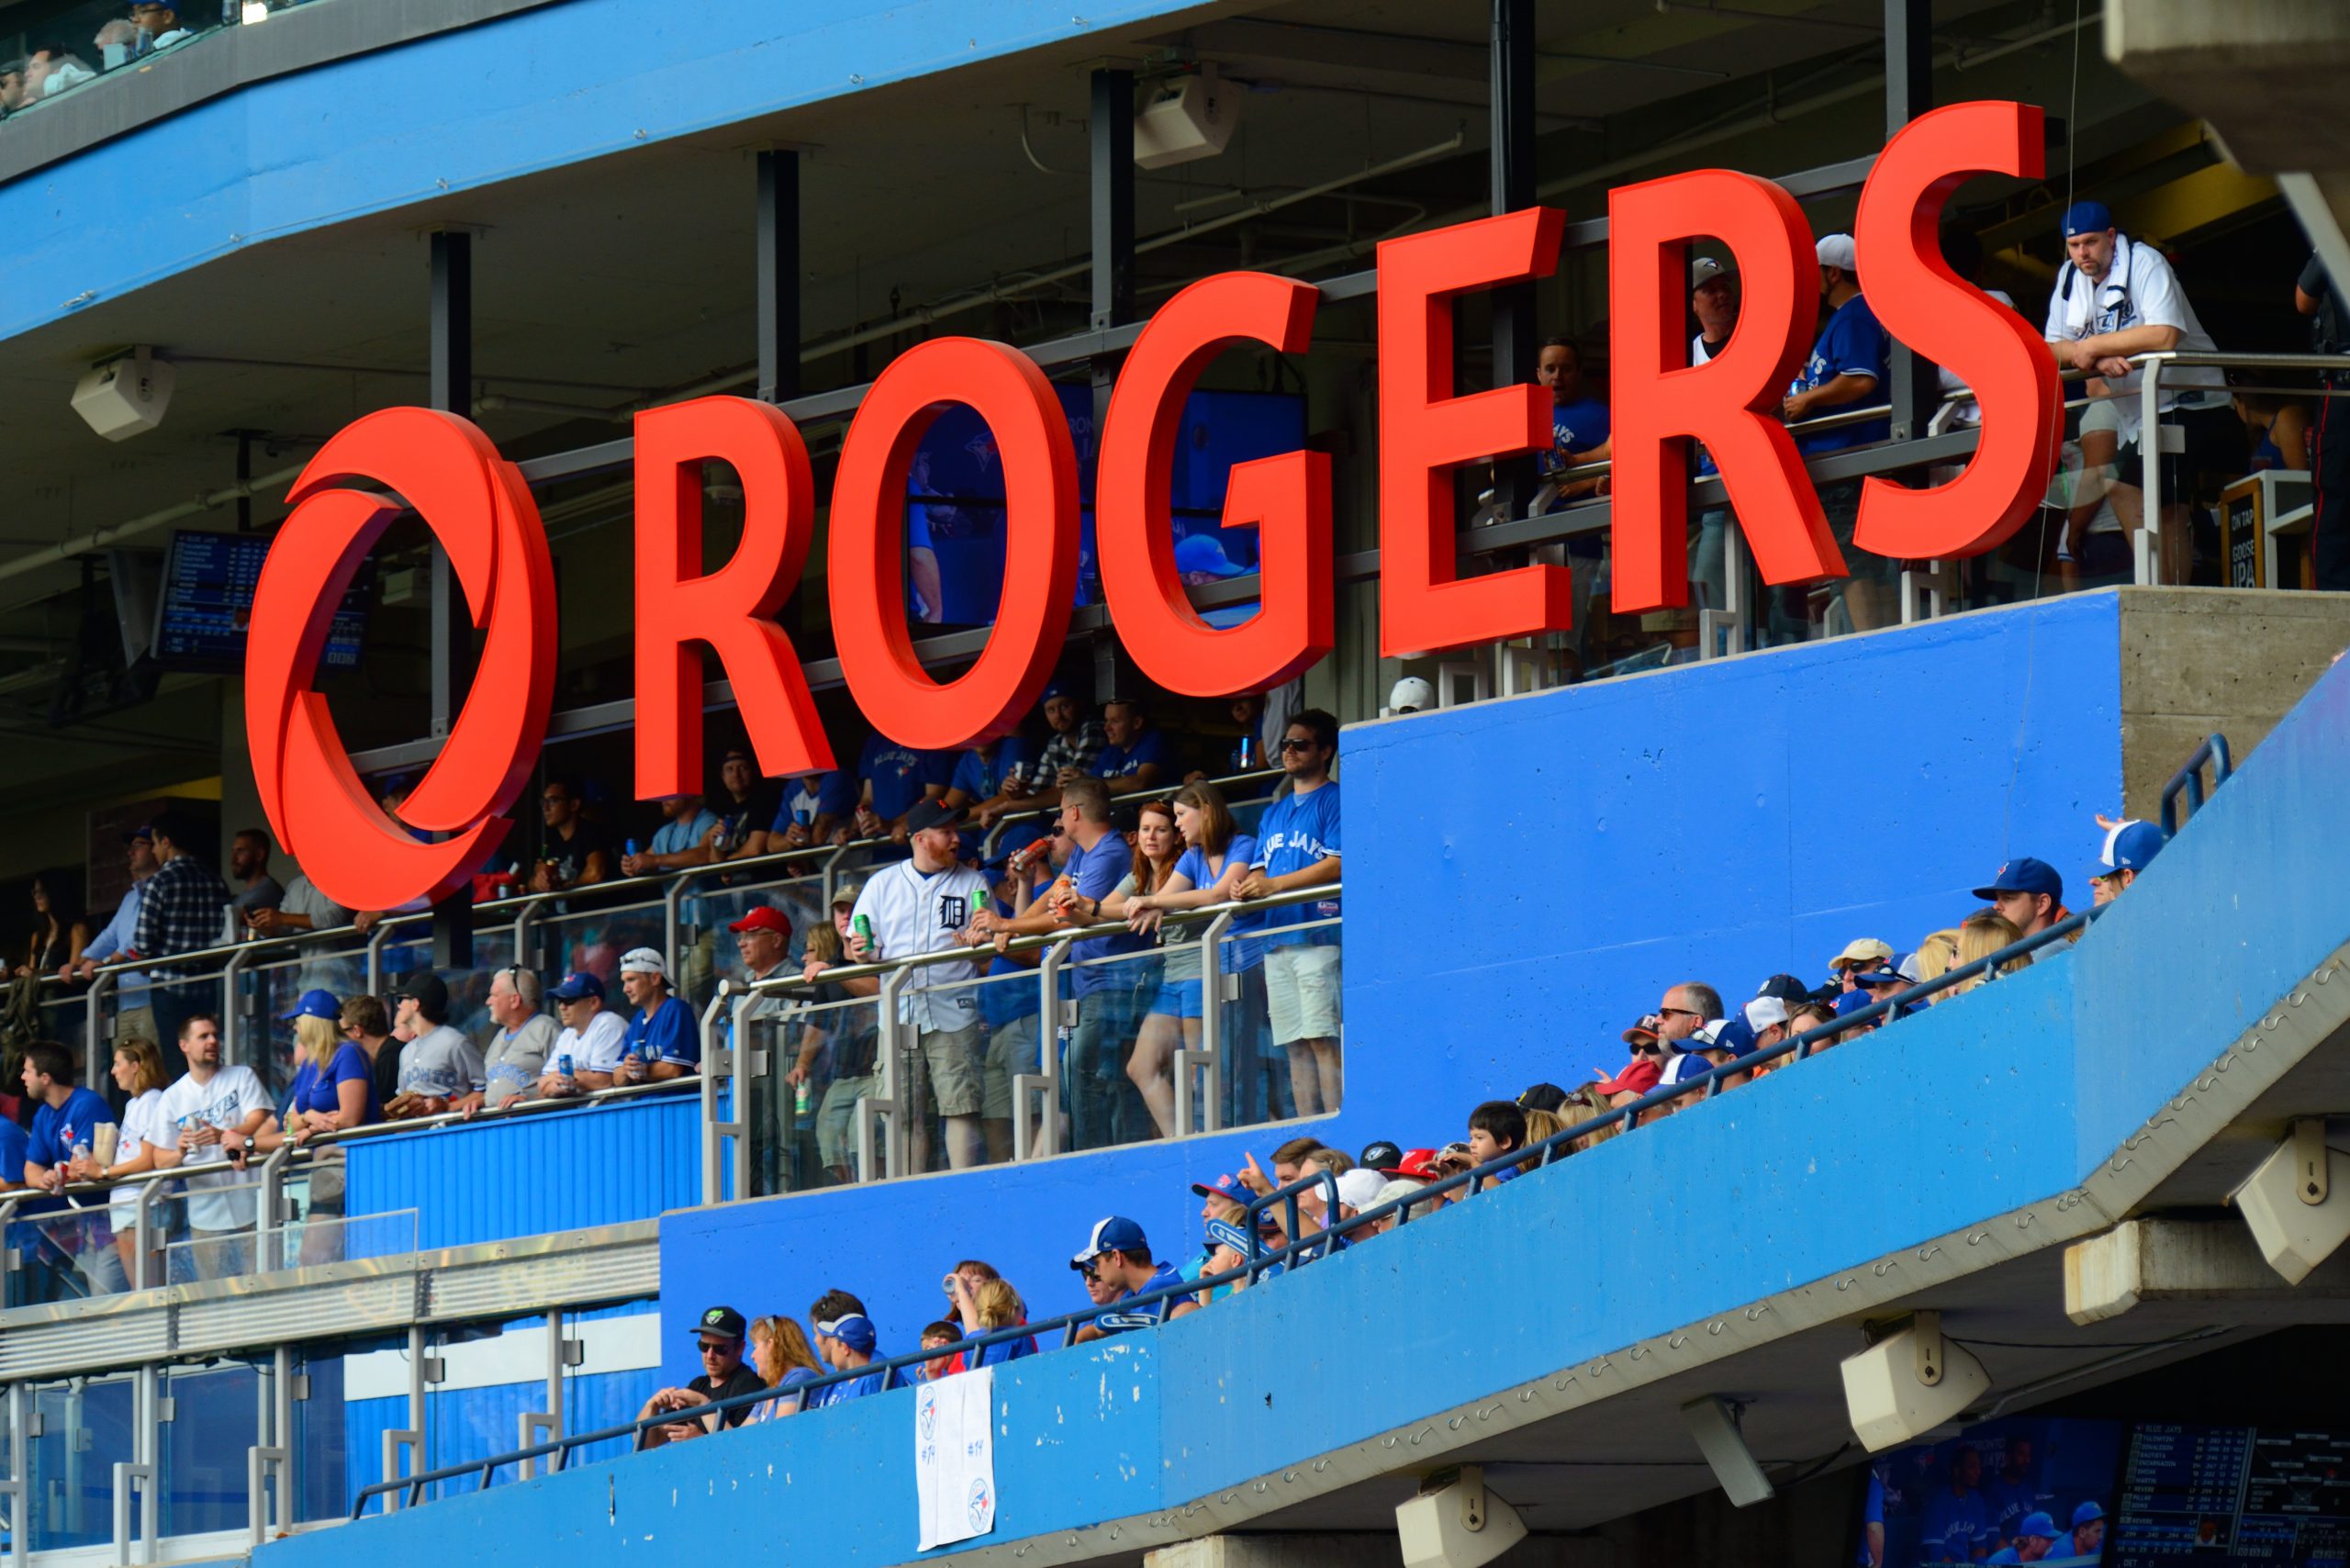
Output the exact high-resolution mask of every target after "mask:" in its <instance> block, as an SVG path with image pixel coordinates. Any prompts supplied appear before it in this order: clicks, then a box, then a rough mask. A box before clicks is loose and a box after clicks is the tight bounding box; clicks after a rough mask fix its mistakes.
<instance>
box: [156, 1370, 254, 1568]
mask: <svg viewBox="0 0 2350 1568" xmlns="http://www.w3.org/2000/svg"><path fill="white" fill-rule="evenodd" d="M266 1386H267V1380H266V1379H265V1378H263V1376H262V1374H261V1373H260V1372H259V1371H257V1370H256V1369H255V1368H254V1367H252V1365H250V1364H247V1363H242V1362H233V1363H231V1364H229V1365H228V1366H224V1367H203V1368H194V1369H179V1368H174V1369H173V1370H171V1371H170V1372H168V1373H167V1374H166V1375H165V1380H164V1383H163V1393H164V1394H165V1395H166V1396H167V1397H168V1398H170V1400H171V1401H172V1418H171V1419H170V1420H169V1421H166V1422H164V1423H163V1424H162V1428H161V1429H160V1431H159V1433H158V1442H157V1445H156V1452H157V1456H158V1458H159V1459H160V1460H161V1461H162V1474H161V1475H160V1477H159V1478H158V1485H157V1488H156V1492H157V1497H158V1499H159V1502H160V1504H161V1506H160V1508H159V1510H158V1518H157V1522H156V1529H158V1530H159V1531H160V1532H161V1533H162V1535H165V1536H175V1535H205V1534H209V1533H211V1532H213V1531H215V1530H232V1529H244V1528H245V1527H246V1525H247V1523H248V1522H249V1521H250V1518H251V1514H250V1512H249V1506H250V1505H249V1498H248V1495H247V1493H246V1484H247V1474H246V1450H248V1449H251V1448H252V1447H253V1446H255V1445H256V1444H258V1443H259V1442H260V1441H261V1440H262V1432H263V1424H262V1421H263V1417H262V1399H263V1392H264V1390H265V1388H266Z"/></svg>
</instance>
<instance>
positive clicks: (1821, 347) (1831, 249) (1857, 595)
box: [1779, 234, 1897, 632]
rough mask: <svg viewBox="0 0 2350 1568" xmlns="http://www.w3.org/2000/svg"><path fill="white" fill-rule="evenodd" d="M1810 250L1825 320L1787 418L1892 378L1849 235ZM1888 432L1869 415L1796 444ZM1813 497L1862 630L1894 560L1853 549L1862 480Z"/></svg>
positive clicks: (1882, 609)
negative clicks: (1840, 555)
mask: <svg viewBox="0 0 2350 1568" xmlns="http://www.w3.org/2000/svg"><path fill="white" fill-rule="evenodd" d="M1815 250H1816V252H1817V254H1818V261H1819V292H1820V294H1821V296H1822V297H1824V298H1825V299H1826V300H1827V302H1828V308H1829V310H1830V316H1829V318H1828V325H1827V326H1825V327H1823V328H1821V329H1820V332H1819V341H1818V342H1816V343H1814V344H1813V345H1812V349H1811V357H1810V358H1809V359H1807V360H1806V361H1805V362H1804V366H1803V369H1802V370H1801V371H1800V372H1799V373H1798V374H1797V375H1796V378H1795V380H1794V381H1793V382H1791V383H1790V384H1789V385H1788V386H1787V395H1786V398H1785V400H1784V401H1783V402H1782V403H1781V404H1780V406H1779V408H1780V414H1781V417H1782V418H1784V419H1785V420H1786V422H1787V423H1789V424H1791V425H1793V424H1800V423H1801V422H1803V421H1804V420H1817V419H1821V418H1824V417H1825V416H1827V415H1829V414H1832V413H1834V412H1836V411H1837V410H1838V409H1847V408H1856V407H1861V408H1864V407H1866V406H1868V405H1870V404H1872V403H1878V402H1882V401H1884V398H1885V391H1884V389H1885V388H1886V386H1890V385H1891V384H1892V368H1891V367H1892V358H1893V340H1892V339H1890V338H1888V337H1886V335H1885V329H1884V328H1883V327H1881V326H1879V325H1877V319H1876V312H1875V311H1874V310H1872V309H1870V308H1869V302H1868V301H1867V300H1866V299H1864V298H1863V297H1862V296H1861V277H1860V274H1859V272H1858V271H1857V270H1855V269H1856V268H1857V266H1858V261H1857V259H1856V256H1855V252H1854V251H1853V248H1852V236H1851V235H1850V234H1830V235H1827V236H1825V237H1823V238H1822V239H1821V240H1820V241H1819V242H1818V245H1817V246H1816V247H1815ZM1892 433H1893V432H1892V427H1891V426H1890V425H1889V424H1888V423H1887V422H1886V420H1869V421H1868V422H1866V423H1865V424H1857V425H1840V426H1838V427H1837V428H1835V429H1834V430H1828V431H1816V432H1813V433H1809V434H1806V435H1800V436H1797V437H1796V450H1797V451H1799V452H1801V453H1802V454H1804V455H1805V456H1806V457H1816V456H1818V454H1821V453H1823V452H1841V451H1842V450H1844V449H1845V448H1846V447H1848V446H1863V445H1865V444H1867V443H1868V442H1878V441H1884V440H1886V439H1887V438H1888V437H1889V436H1890V435H1891V434H1892ZM1819 504H1820V507H1821V508H1822V510H1825V511H1826V512H1827V513H1828V527H1829V531H1830V532H1832V533H1833V534H1835V536H1836V543H1837V545H1838V546H1839V547H1840V548H1841V549H1842V551H1843V552H1844V566H1845V568H1846V570H1848V571H1850V572H1851V573H1852V577H1851V578H1850V579H1849V580H1847V581H1846V582H1844V583H1842V584H1841V585H1840V590H1841V598H1842V600H1843V604H1844V608H1845V610H1846V612H1847V613H1849V614H1850V615H1851V616H1852V630H1853V631H1855V632H1865V631H1868V630H1869V629H1870V628H1872V627H1874V626H1882V625H1884V624H1886V619H1887V612H1888V610H1889V609H1890V604H1889V599H1890V588H1889V586H1888V585H1889V584H1890V582H1891V579H1892V577H1893V573H1894V571H1895V570H1896V569H1897V567H1896V563H1894V562H1892V561H1889V560H1886V558H1885V557H1883V556H1881V555H1855V554H1853V552H1852V525H1853V523H1854V522H1855V521H1857V520H1858V519H1859V517H1860V515H1861V482H1860V481H1859V480H1858V479H1839V480H1836V481H1835V482H1833V483H1831V484H1826V485H1822V486H1820V487H1819Z"/></svg>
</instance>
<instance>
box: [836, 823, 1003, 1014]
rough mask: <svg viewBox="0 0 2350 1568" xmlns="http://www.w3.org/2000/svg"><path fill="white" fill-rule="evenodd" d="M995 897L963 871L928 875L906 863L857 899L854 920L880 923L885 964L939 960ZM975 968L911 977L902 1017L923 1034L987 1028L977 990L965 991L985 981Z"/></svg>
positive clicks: (928, 968)
mask: <svg viewBox="0 0 2350 1568" xmlns="http://www.w3.org/2000/svg"><path fill="white" fill-rule="evenodd" d="M987 896H988V879H986V878H985V877H982V876H980V875H979V873H978V872H977V871H974V870H972V869H970V868H968V867H966V866H963V865H960V864H957V865H954V866H949V867H948V868H946V870H944V871H933V872H930V873H928V874H924V873H923V872H921V871H918V870H916V869H914V863H913V862H912V861H911V860H901V861H899V862H898V863H897V864H896V865H894V866H891V867H890V868H887V869H885V870H881V871H877V872H875V873H874V874H873V876H872V877H871V879H868V880H867V882H866V884H865V890H864V891H863V892H860V893H858V894H857V895H856V910H855V911H854V912H853V913H851V915H850V918H851V919H852V920H854V919H855V918H856V916H857V915H860V914H861V915H864V916H866V917H867V919H869V920H871V921H872V922H873V940H874V942H875V943H876V944H877V945H878V946H879V947H880V949H881V952H880V957H881V958H885V959H886V958H912V956H913V955H915V954H917V953H935V952H939V951H941V950H943V949H945V948H948V947H952V946H955V934H956V933H957V932H958V931H960V930H962V929H963V927H965V926H966V925H968V924H970V923H971V916H972V915H974V914H976V913H979V908H980V903H981V901H982V900H984V899H985V898H986V897H987ZM978 978H979V964H978V963H977V961H975V960H971V959H966V960H964V961H962V962H960V963H942V964H925V965H923V967H922V968H920V969H913V970H911V971H909V972H908V974H907V975H906V978H905V981H904V983H903V986H902V987H901V990H900V991H899V992H898V1017H899V1019H900V1021H901V1022H903V1023H910V1024H912V1025H916V1026H917V1027H920V1028H923V1029H963V1028H968V1027H970V1026H971V1025H975V1024H977V1023H978V1022H979V996H978V994H977V991H976V989H975V988H974V987H972V986H971V985H969V984H968V983H963V984H961V985H960V986H959V988H958V989H956V990H951V991H941V990H939V989H938V988H939V987H942V986H955V985H957V982H968V981H971V980H977V979H978Z"/></svg>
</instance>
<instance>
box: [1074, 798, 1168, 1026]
mask: <svg viewBox="0 0 2350 1568" xmlns="http://www.w3.org/2000/svg"><path fill="white" fill-rule="evenodd" d="M1134 868H1135V855H1134V851H1133V850H1132V849H1130V848H1128V847H1127V846H1126V840H1125V834H1118V833H1105V834H1102V840H1101V842H1100V843H1098V844H1096V845H1095V846H1093V848H1092V851H1091V853H1088V852H1087V851H1085V850H1083V849H1080V848H1079V847H1078V846H1075V845H1071V846H1069V884H1070V885H1071V886H1072V887H1074V888H1076V889H1077V890H1078V891H1079V892H1080V893H1082V894H1084V895H1085V896H1086V897H1087V898H1089V899H1106V898H1108V897H1109V896H1110V895H1111V894H1112V893H1113V892H1115V891H1117V890H1118V884H1119V883H1120V882H1121V881H1123V880H1125V876H1126V873H1128V872H1129V871H1132V870H1133V869H1134ZM1148 946H1150V938H1149V937H1147V936H1136V935H1133V934H1132V933H1131V932H1121V933H1120V934H1119V935H1115V936H1093V937H1089V938H1087V939H1086V940H1085V941H1082V942H1072V943H1071V944H1069V966H1070V971H1069V972H1070V974H1071V976H1072V981H1071V984H1072V989H1073V990H1074V991H1075V992H1076V994H1077V995H1078V996H1080V997H1087V996H1091V995H1093V994H1094V993H1096V992H1097V991H1110V990H1113V989H1114V988H1116V987H1119V986H1126V987H1131V986H1132V985H1133V984H1134V983H1135V980H1136V974H1135V966H1134V965H1132V964H1089V963H1087V962H1086V960H1087V959H1089V958H1111V957H1113V956H1114V955H1116V954H1119V953H1139V952H1141V951H1143V950H1144V949H1145V948H1147V947H1148Z"/></svg>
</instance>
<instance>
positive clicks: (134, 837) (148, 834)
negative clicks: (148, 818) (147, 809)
mask: <svg viewBox="0 0 2350 1568" xmlns="http://www.w3.org/2000/svg"><path fill="white" fill-rule="evenodd" d="M142 838H143V839H145V840H146V841H147V842H148V843H150V844H152V843H154V842H155V827H154V824H153V823H140V824H139V825H138V826H137V827H135V828H132V829H131V830H130V831H129V833H126V834H123V835H122V841H123V843H125V844H136V843H138V842H139V841H140V839H142Z"/></svg>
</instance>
